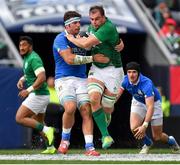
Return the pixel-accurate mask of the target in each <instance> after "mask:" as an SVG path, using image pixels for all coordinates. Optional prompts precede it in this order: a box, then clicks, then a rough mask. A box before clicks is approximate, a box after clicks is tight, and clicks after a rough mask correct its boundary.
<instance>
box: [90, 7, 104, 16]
mask: <svg viewBox="0 0 180 165" xmlns="http://www.w3.org/2000/svg"><path fill="white" fill-rule="evenodd" d="M97 11H99V12H100V13H101V15H102V16H104V15H105V12H104V8H103V6H97V5H96V6H91V7H90V9H89V14H90V13H96V12H97Z"/></svg>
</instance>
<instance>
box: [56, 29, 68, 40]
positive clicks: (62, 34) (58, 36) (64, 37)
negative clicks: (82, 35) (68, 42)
mask: <svg viewBox="0 0 180 165" xmlns="http://www.w3.org/2000/svg"><path fill="white" fill-rule="evenodd" d="M63 39H66V33H65V32H64V31H63V32H61V33H59V34H58V35H57V36H56V38H55V41H58V40H63Z"/></svg>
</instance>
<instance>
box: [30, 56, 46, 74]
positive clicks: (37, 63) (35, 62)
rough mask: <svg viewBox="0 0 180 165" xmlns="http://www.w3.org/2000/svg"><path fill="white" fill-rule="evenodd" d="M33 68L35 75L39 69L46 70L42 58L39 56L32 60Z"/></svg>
mask: <svg viewBox="0 0 180 165" xmlns="http://www.w3.org/2000/svg"><path fill="white" fill-rule="evenodd" d="M31 66H32V69H33V71H34V73H35V71H36V70H37V69H40V68H44V66H43V62H42V60H41V58H40V57H38V56H36V57H35V58H33V59H32V61H31Z"/></svg>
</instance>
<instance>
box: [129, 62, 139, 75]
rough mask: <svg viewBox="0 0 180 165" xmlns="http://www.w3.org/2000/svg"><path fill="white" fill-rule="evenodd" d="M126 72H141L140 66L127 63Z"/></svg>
mask: <svg viewBox="0 0 180 165" xmlns="http://www.w3.org/2000/svg"><path fill="white" fill-rule="evenodd" d="M128 70H136V71H137V72H138V73H140V72H141V69H140V65H139V64H138V63H137V62H134V61H132V62H129V63H127V64H126V72H127V71H128Z"/></svg>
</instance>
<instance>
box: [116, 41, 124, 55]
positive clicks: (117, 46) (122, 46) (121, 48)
mask: <svg viewBox="0 0 180 165" xmlns="http://www.w3.org/2000/svg"><path fill="white" fill-rule="evenodd" d="M123 49H124V42H123V40H122V39H120V40H119V44H118V45H116V46H115V50H116V51H117V52H121V51H122V50H123Z"/></svg>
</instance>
